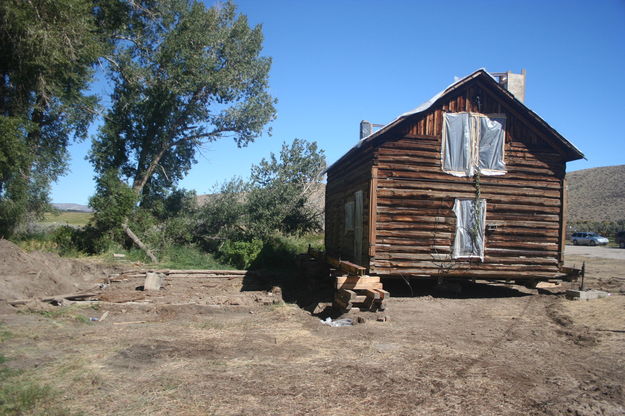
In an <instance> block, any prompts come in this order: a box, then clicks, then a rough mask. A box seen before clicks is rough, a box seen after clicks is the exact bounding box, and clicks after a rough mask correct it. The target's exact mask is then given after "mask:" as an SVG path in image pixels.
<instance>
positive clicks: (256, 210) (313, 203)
mask: <svg viewBox="0 0 625 416" xmlns="http://www.w3.org/2000/svg"><path fill="white" fill-rule="evenodd" d="M325 169H326V160H325V155H324V151H323V150H321V149H319V148H318V146H317V143H316V142H308V141H306V140H302V139H295V140H293V142H292V143H291V144H290V145H288V144H287V143H283V144H282V149H281V150H280V154H279V156H277V157H276V155H275V154H273V153H271V154H270V156H269V158H268V159H264V158H263V159H262V160H261V162H260V163H259V164H258V165H254V166H252V172H251V180H250V188H251V191H250V192H249V194H248V198H247V205H248V208H247V210H248V215H249V222H250V228H251V230H252V232H253V233H254V234H256V235H259V236H268V235H269V234H271V233H272V232H276V231H278V232H282V233H285V234H294V233H304V232H309V231H315V230H319V229H320V228H321V225H322V222H323V207H322V204H321V203H320V201H321V200H322V198H320V195H321V193H322V192H323V189H322V187H321V182H322V179H323V174H324V172H325Z"/></svg>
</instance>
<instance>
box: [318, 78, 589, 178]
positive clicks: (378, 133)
mask: <svg viewBox="0 0 625 416" xmlns="http://www.w3.org/2000/svg"><path fill="white" fill-rule="evenodd" d="M478 77H484V78H485V79H488V80H490V82H492V83H493V86H494V87H496V88H497V89H499V90H500V92H502V93H503V94H504V95H506V96H507V97H508V98H510V99H512V100H513V101H514V102H515V104H517V105H520V106H521V107H522V109H523V110H524V111H526V112H528V114H529V116H530V117H532V118H533V119H534V120H535V121H537V122H538V124H540V125H541V126H542V127H544V128H545V129H546V130H547V131H548V132H549V133H551V134H553V135H554V136H556V138H557V139H559V141H560V142H561V144H562V145H563V147H565V148H566V149H567V150H569V152H570V154H571V155H572V156H574V157H572V158H570V159H568V160H567V161H569V160H577V159H582V158H584V159H585V158H586V157H585V156H584V154H583V153H582V152H581V151H580V150H579V149H578V148H577V147H576V146H575V145H574V144H573V143H571V142H569V141H568V140H567V139H565V138H564V137H563V136H562V135H561V134H560V133H558V132H557V131H556V130H555V129H554V128H553V127H551V126H550V125H549V124H548V123H547V122H546V121H545V120H543V119H542V118H541V117H540V116H538V114H536V113H534V112H533V111H532V110H530V109H529V108H528V107H527V106H526V105H525V104H523V103H522V102H521V101H519V100H517V99H516V98H515V97H514V95H513V94H512V93H510V92H509V91H508V90H506V89H505V88H503V87H502V86H501V85H499V83H498V82H497V80H496V79H495V78H494V77H493V76H492V75H491V74H490V73H488V71H487V70H486V69H485V68H480V69H478V70H476V71H474V72H473V73H471V74H470V75H467V76H466V77H464V78H461V79H459V80H458V81H455V82H454V83H453V84H451V85H449V86H448V87H447V88H445V89H444V90H442V91H440V92H439V93H437V94H436V95H434V96H433V97H432V98H430V99H429V100H427V101H426V102H424V103H422V104H421V105H419V106H418V107H416V108H414V109H412V110H410V111H407V112H405V113H403V114H401V115H399V116H398V117H397V118H396V119H395V120H393V121H391V122H390V123H388V124H386V125H385V126H384V127H382V128H381V129H380V130H377V131H375V132H373V133H371V134H370V135H368V136H367V137H363V138H362V139H360V140H359V141H358V143H356V145H355V146H353V147H352V148H351V149H350V150H348V151H347V153H345V154H344V155H343V156H341V157H340V158H339V159H338V160H337V161H336V162H334V163H333V164H332V165H330V166H329V167H328V168H327V169H326V170H325V172H328V171H329V170H330V169H332V168H333V167H334V166H335V165H336V164H338V163H339V162H340V161H341V160H343V159H344V158H345V157H346V156H347V155H348V154H350V153H353V152H354V151H355V150H356V149H358V148H360V147H361V146H362V145H363V144H365V143H368V142H370V141H372V140H373V139H375V138H376V137H380V136H381V135H383V134H384V133H386V132H387V131H389V130H391V129H392V128H393V127H395V126H397V125H399V124H401V122H402V121H404V120H405V119H407V118H408V117H411V116H414V115H416V114H419V113H423V112H425V111H427V110H428V109H429V108H430V107H432V106H433V105H434V104H435V103H436V102H437V101H438V100H439V99H441V98H442V97H444V96H446V95H447V94H449V93H451V92H452V91H454V90H456V89H458V88H460V87H461V86H463V85H465V84H466V83H467V82H469V81H471V80H473V79H475V78H478Z"/></svg>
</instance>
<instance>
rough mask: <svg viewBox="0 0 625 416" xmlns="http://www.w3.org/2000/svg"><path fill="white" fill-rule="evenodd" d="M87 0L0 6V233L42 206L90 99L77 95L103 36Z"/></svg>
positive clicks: (13, 0) (79, 133) (80, 130)
mask: <svg viewBox="0 0 625 416" xmlns="http://www.w3.org/2000/svg"><path fill="white" fill-rule="evenodd" d="M96 9H97V7H94V2H93V1H91V0H30V1H23V0H4V1H2V2H0V56H1V57H2V58H1V59H0V235H8V234H10V233H11V232H12V230H13V228H14V227H15V225H17V224H18V223H19V222H20V221H21V219H22V218H24V215H25V213H27V212H31V213H35V214H41V213H42V212H43V210H44V209H45V208H47V206H48V192H49V186H50V183H51V182H53V181H54V180H56V179H57V178H58V177H59V176H60V175H61V174H62V173H63V172H64V170H65V168H66V163H67V159H68V154H67V146H68V143H69V140H70V139H71V138H72V136H75V137H77V138H84V137H85V136H86V134H87V127H88V125H89V123H90V122H91V120H92V117H93V107H94V105H95V103H96V100H95V97H93V96H88V95H86V94H85V92H84V90H85V88H86V87H87V86H88V84H89V82H90V81H91V79H92V74H93V70H92V68H93V65H94V64H95V63H96V62H97V60H98V58H99V57H100V56H101V55H102V54H103V53H104V50H105V48H106V41H105V39H106V37H105V35H104V32H103V30H102V29H101V27H100V25H99V24H98V18H97V16H96V15H97V12H96Z"/></svg>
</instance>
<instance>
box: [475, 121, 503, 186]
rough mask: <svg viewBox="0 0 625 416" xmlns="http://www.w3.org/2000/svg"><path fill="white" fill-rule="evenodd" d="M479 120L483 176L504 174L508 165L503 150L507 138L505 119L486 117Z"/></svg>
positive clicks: (479, 162)
mask: <svg viewBox="0 0 625 416" xmlns="http://www.w3.org/2000/svg"><path fill="white" fill-rule="evenodd" d="M478 119H479V138H480V140H479V161H478V167H479V168H480V173H481V174H483V175H497V174H503V173H505V171H506V165H505V163H504V161H503V148H504V144H505V138H506V133H505V132H506V119H505V118H504V117H484V116H480V117H478Z"/></svg>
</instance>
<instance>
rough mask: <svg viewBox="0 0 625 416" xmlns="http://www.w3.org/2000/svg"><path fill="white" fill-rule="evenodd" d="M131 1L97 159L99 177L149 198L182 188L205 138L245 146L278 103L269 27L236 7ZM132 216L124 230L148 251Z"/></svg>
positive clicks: (113, 63)
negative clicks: (272, 85) (266, 41)
mask: <svg viewBox="0 0 625 416" xmlns="http://www.w3.org/2000/svg"><path fill="white" fill-rule="evenodd" d="M130 3H131V6H132V7H131V8H130V12H129V20H128V22H129V24H128V25H127V26H126V28H125V30H123V31H120V32H119V33H118V34H117V35H116V36H115V37H116V39H117V50H116V53H115V54H114V55H113V56H111V57H110V58H109V62H110V64H109V68H110V79H111V81H112V83H113V85H114V91H113V94H112V96H111V100H112V106H111V108H110V110H109V111H108V112H107V114H106V116H105V122H104V125H103V126H102V128H101V130H100V133H99V135H98V136H97V138H96V139H95V140H94V143H93V148H92V152H91V156H90V159H91V161H92V163H93V165H94V167H95V170H96V172H97V175H99V177H101V178H104V177H107V180H109V181H110V175H111V172H113V173H114V174H115V175H117V177H118V178H119V180H120V181H121V182H124V183H126V184H127V186H128V187H129V188H131V189H132V191H133V192H134V193H135V194H136V196H137V200H138V204H141V201H142V200H144V199H146V197H149V196H151V195H154V194H162V193H164V192H166V191H167V190H168V189H171V188H172V187H173V186H175V184H176V183H177V182H178V181H179V180H180V179H182V178H183V177H184V176H185V174H186V173H187V172H188V171H189V169H190V168H191V166H192V165H193V164H194V163H195V162H196V160H195V155H196V152H197V151H198V149H199V148H200V147H201V146H202V145H203V144H205V143H207V142H212V141H215V140H218V139H221V138H224V137H230V138H232V139H234V141H235V142H236V143H237V145H238V146H245V145H247V144H248V143H249V142H251V141H253V140H254V139H255V138H257V137H258V136H259V135H261V134H262V132H263V129H264V128H265V126H266V125H267V123H269V122H270V121H271V120H272V119H273V118H274V117H275V108H274V101H275V100H274V99H273V98H272V97H271V95H270V94H269V93H268V74H269V68H270V65H271V60H270V59H269V58H267V57H263V56H261V50H262V39H263V36H262V31H261V27H260V26H255V27H250V26H249V24H248V22H247V18H246V17H245V16H244V15H241V14H237V12H236V8H235V6H234V4H233V3H231V2H226V3H218V4H217V5H215V6H213V7H210V8H207V7H206V6H205V5H204V4H202V3H200V2H198V1H189V0H162V1H134V2H130ZM111 204H114V201H111ZM102 205H103V209H104V207H105V206H106V204H102ZM130 214H131V213H130V212H128V213H127V215H126V216H125V217H124V218H122V219H121V223H120V226H121V227H122V228H123V229H124V230H125V231H126V234H127V235H128V236H129V237H130V238H131V239H132V240H133V241H134V242H135V243H137V245H139V246H140V247H141V246H142V243H141V241H140V239H139V238H138V237H137V236H136V235H134V233H133V232H132V231H131V230H130V228H129V226H128V218H129V216H130ZM96 218H97V214H96ZM142 248H144V250H146V252H147V253H148V255H149V256H150V257H151V258H152V259H153V260H155V257H154V256H153V255H152V254H151V253H150V252H149V250H147V249H146V248H145V247H142Z"/></svg>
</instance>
